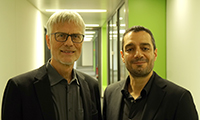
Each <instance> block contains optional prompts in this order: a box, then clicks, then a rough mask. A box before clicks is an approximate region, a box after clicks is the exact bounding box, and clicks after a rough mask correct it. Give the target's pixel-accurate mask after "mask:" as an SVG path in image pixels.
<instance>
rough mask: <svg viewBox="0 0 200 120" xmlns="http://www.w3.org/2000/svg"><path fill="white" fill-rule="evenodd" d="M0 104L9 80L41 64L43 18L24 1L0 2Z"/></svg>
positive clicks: (9, 0)
mask: <svg viewBox="0 0 200 120" xmlns="http://www.w3.org/2000/svg"><path fill="white" fill-rule="evenodd" d="M0 3H1V4H0V15H1V19H0V37H1V39H0V55H1V59H0V103H2V96H3V92H4V88H5V85H6V83H7V81H8V79H9V78H11V77H13V76H16V75H18V74H21V73H24V72H27V71H30V70H32V69H35V68H38V67H39V66H41V65H42V64H44V26H45V23H46V21H47V19H48V18H47V17H46V16H44V15H43V14H42V13H41V12H39V11H38V10H37V9H36V8H34V7H33V6H32V5H31V4H30V3H28V2H27V1H26V0H0Z"/></svg>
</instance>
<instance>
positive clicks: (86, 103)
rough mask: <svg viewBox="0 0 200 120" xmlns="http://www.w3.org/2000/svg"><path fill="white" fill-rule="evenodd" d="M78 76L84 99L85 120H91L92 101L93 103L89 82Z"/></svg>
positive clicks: (80, 75)
mask: <svg viewBox="0 0 200 120" xmlns="http://www.w3.org/2000/svg"><path fill="white" fill-rule="evenodd" d="M77 74H78V79H79V82H80V87H81V96H82V99H83V107H84V118H85V120H91V119H92V113H90V111H91V110H92V101H91V95H90V89H89V86H88V84H87V82H86V81H85V80H84V79H85V77H84V76H83V75H82V74H80V73H78V72H77ZM89 116H90V117H89Z"/></svg>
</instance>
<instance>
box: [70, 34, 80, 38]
mask: <svg viewBox="0 0 200 120" xmlns="http://www.w3.org/2000/svg"><path fill="white" fill-rule="evenodd" d="M72 36H73V38H76V39H80V38H81V35H80V34H73V35H72Z"/></svg>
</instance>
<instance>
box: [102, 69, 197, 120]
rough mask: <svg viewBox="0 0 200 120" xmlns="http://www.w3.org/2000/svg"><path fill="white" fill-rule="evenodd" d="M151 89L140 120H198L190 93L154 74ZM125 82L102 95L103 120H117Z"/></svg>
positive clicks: (117, 84)
mask: <svg viewBox="0 0 200 120" xmlns="http://www.w3.org/2000/svg"><path fill="white" fill-rule="evenodd" d="M154 74H155V75H154V79H153V81H152V87H151V90H150V93H149V96H148V99H147V104H146V109H145V111H144V112H143V117H142V119H141V120H198V115H197V111H196V108H195V105H194V102H193V99H192V96H191V94H190V92H189V91H188V90H186V89H184V88H182V87H180V86H177V85H175V84H174V83H172V82H170V81H167V80H164V79H162V78H161V77H160V76H158V75H157V74H156V73H155V72H154ZM125 81H126V80H122V81H119V82H117V83H114V84H111V85H110V86H108V87H107V88H106V90H105V93H104V105H103V107H104V108H103V118H104V120H119V117H121V116H120V115H121V114H120V112H122V111H123V110H122V111H120V110H121V109H122V108H121V102H122V94H121V90H122V89H123V87H124V84H125Z"/></svg>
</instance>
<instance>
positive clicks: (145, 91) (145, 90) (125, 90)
mask: <svg viewBox="0 0 200 120" xmlns="http://www.w3.org/2000/svg"><path fill="white" fill-rule="evenodd" d="M154 74H155V73H154V72H153V74H152V76H151V77H150V79H149V81H148V82H147V84H146V85H145V87H144V88H143V90H142V91H141V96H143V95H148V94H149V91H150V89H151V85H152V81H153V78H154ZM129 83H130V77H129V76H128V77H127V79H126V83H125V84H124V87H123V88H122V90H121V92H122V94H123V95H124V96H125V97H126V98H128V97H130V96H129V92H128V85H129Z"/></svg>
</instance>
